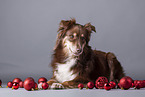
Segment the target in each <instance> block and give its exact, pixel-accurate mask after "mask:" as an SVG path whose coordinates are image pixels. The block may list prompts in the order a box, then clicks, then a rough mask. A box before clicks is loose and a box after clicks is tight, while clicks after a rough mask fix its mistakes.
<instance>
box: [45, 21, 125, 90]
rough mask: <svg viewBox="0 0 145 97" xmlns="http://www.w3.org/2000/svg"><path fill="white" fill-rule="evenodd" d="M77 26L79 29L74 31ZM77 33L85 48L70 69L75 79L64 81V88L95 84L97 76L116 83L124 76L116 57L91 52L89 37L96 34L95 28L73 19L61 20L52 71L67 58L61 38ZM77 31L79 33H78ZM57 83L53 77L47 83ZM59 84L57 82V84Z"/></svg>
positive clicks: (100, 52) (99, 52) (109, 53)
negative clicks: (70, 33) (81, 36)
mask: <svg viewBox="0 0 145 97" xmlns="http://www.w3.org/2000/svg"><path fill="white" fill-rule="evenodd" d="M75 26H77V27H78V28H79V29H76V30H75V29H74V27H75ZM74 30H75V32H77V34H80V33H83V34H84V38H85V43H86V44H85V46H84V49H83V52H82V54H80V55H79V56H74V57H77V63H76V64H75V65H74V66H73V67H71V71H73V73H74V74H75V73H77V74H78V75H77V77H76V78H74V79H73V80H71V81H65V82H63V83H62V85H64V86H65V87H69V88H75V87H77V85H78V84H79V83H84V84H85V83H87V82H89V81H93V82H95V80H96V79H97V78H98V77H99V76H105V77H107V78H108V79H109V80H110V81H111V80H113V81H118V80H119V79H120V78H122V77H123V76H125V74H124V72H123V68H122V66H121V64H120V62H119V61H118V60H117V58H116V56H115V55H114V54H113V53H111V52H108V53H105V52H102V51H98V50H92V49H91V47H90V46H89V44H88V43H89V40H90V35H91V33H92V31H94V32H96V30H95V27H94V26H92V25H91V24H90V23H88V24H86V25H84V26H83V25H80V24H77V23H76V21H75V19H71V20H68V21H64V20H62V21H61V22H60V27H59V30H58V31H59V33H58V35H57V41H56V45H55V48H54V54H53V58H52V63H51V66H52V68H53V73H54V70H55V69H56V63H65V61H64V60H65V59H66V58H67V57H68V54H67V53H65V52H64V50H63V48H64V46H63V41H62V40H63V38H64V37H65V36H66V35H67V33H68V32H71V31H72V32H73V31H74ZM78 30H79V31H78ZM54 82H58V81H57V80H56V79H55V76H54V75H53V77H52V78H51V80H49V81H48V84H50V85H51V84H52V83H54ZM58 83H59V82H58Z"/></svg>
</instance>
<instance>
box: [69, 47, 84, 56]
mask: <svg viewBox="0 0 145 97" xmlns="http://www.w3.org/2000/svg"><path fill="white" fill-rule="evenodd" d="M69 50H70V51H71V52H72V54H73V55H74V56H79V55H81V54H82V53H83V48H82V49H81V51H79V52H74V51H73V50H71V48H69Z"/></svg>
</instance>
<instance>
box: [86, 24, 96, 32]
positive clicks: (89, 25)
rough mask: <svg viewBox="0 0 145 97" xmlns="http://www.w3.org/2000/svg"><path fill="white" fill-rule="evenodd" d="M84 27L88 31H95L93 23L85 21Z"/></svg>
mask: <svg viewBox="0 0 145 97" xmlns="http://www.w3.org/2000/svg"><path fill="white" fill-rule="evenodd" d="M84 27H85V28H86V29H87V30H88V31H89V32H90V33H92V31H94V32H96V29H95V27H94V26H93V25H91V23H87V24H85V25H84Z"/></svg>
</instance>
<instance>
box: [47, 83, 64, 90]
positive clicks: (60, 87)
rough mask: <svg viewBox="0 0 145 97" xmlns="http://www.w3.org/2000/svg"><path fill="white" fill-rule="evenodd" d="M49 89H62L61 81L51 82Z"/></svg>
mask: <svg viewBox="0 0 145 97" xmlns="http://www.w3.org/2000/svg"><path fill="white" fill-rule="evenodd" d="M50 88H51V89H64V86H63V85H62V84H61V83H53V84H52V85H51V86H50Z"/></svg>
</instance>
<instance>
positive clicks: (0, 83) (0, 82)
mask: <svg viewBox="0 0 145 97" xmlns="http://www.w3.org/2000/svg"><path fill="white" fill-rule="evenodd" d="M1 85H2V81H1V80H0V88H1V87H2V86H1Z"/></svg>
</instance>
